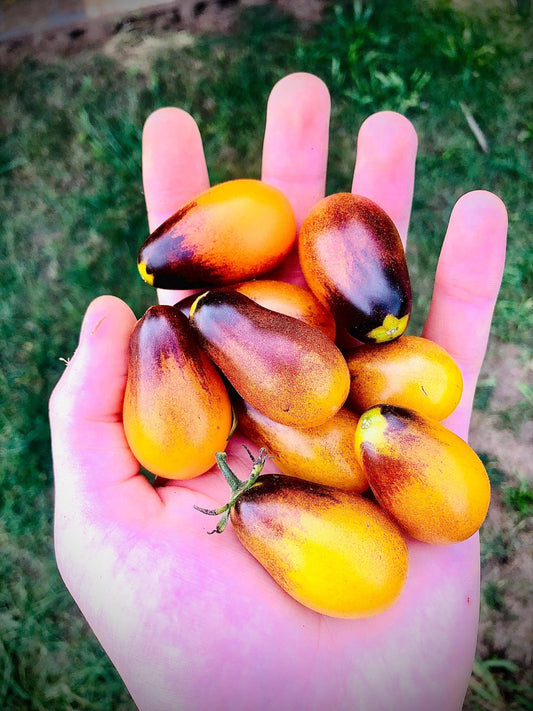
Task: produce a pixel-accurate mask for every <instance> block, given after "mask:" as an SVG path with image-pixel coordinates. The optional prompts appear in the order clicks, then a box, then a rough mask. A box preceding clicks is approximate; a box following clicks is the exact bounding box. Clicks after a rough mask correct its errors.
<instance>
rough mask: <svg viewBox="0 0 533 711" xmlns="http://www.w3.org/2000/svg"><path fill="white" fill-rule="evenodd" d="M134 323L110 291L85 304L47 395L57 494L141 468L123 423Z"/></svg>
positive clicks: (119, 477)
mask: <svg viewBox="0 0 533 711" xmlns="http://www.w3.org/2000/svg"><path fill="white" fill-rule="evenodd" d="M135 323H136V319H135V315H134V314H133V312H132V310H131V309H130V308H129V306H127V305H126V304H125V303H124V302H123V301H121V300H120V299H117V298H116V297H113V296H101V297H98V298H97V299H95V300H94V301H93V302H92V303H91V304H90V305H89V307H88V309H87V312H86V314H85V317H84V319H83V325H82V328H81V334H80V340H79V344H78V347H77V349H76V352H75V353H74V356H73V357H72V359H71V360H70V362H69V363H68V365H67V368H66V370H65V372H64V373H63V375H62V377H61V379H60V381H59V382H58V384H57V385H56V387H55V389H54V391H53V393H52V396H51V398H50V428H51V435H52V454H53V461H54V477H55V483H56V492H58V493H61V492H67V491H68V492H72V491H74V490H79V489H80V488H81V489H82V490H88V489H90V490H95V489H98V488H100V487H104V486H108V485H110V484H116V483H120V481H122V480H124V479H127V478H130V477H131V476H134V475H135V474H136V473H137V472H138V471H139V465H138V463H137V461H136V460H135V458H134V457H133V455H132V453H131V452H130V449H129V447H128V444H127V441H126V437H125V435H124V430H123V427H122V402H123V399H124V390H125V387H126V378H127V368H128V344H129V337H130V334H131V332H132V330H133V328H134V326H135Z"/></svg>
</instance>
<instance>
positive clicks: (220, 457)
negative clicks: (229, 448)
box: [194, 448, 268, 534]
mask: <svg viewBox="0 0 533 711" xmlns="http://www.w3.org/2000/svg"><path fill="white" fill-rule="evenodd" d="M267 458H268V454H267V451H266V449H264V448H261V449H260V450H259V454H258V456H257V459H255V460H254V462H253V466H252V470H251V472H250V476H249V477H248V479H245V480H244V481H242V480H241V479H239V477H237V476H236V475H235V474H234V472H233V471H232V470H231V469H230V467H229V465H228V463H227V461H226V459H227V456H226V453H225V452H217V453H216V454H215V459H216V462H217V464H218V466H219V469H220V471H221V472H222V474H224V478H225V480H226V481H227V482H228V484H229V486H230V488H231V492H232V493H231V498H230V500H229V501H228V503H227V504H224V506H220V507H219V508H218V509H204V508H202V507H200V506H196V505H195V506H194V508H195V509H196V510H197V511H200V512H201V513H203V514H207V515H208V516H220V515H221V518H220V520H219V521H218V523H217V527H216V528H215V529H214V530H213V531H208V533H209V534H211V533H222V531H223V530H224V529H225V528H226V525H227V523H228V520H229V516H230V513H231V509H232V508H233V507H234V506H235V503H236V502H237V500H238V499H239V498H240V496H242V494H244V492H245V491H247V490H248V489H250V488H251V487H252V486H253V485H254V484H255V482H256V481H257V478H258V477H259V475H260V474H261V472H262V471H263V467H264V466H265V462H266V460H267Z"/></svg>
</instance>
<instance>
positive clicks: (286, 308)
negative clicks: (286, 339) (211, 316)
mask: <svg viewBox="0 0 533 711" xmlns="http://www.w3.org/2000/svg"><path fill="white" fill-rule="evenodd" d="M233 288H235V289H236V290H237V291H240V293H241V294H244V295H245V296H247V297H248V298H249V299H252V300H253V301H255V302H256V303H258V304H260V305H261V306H264V307H265V308H266V309H272V311H277V312H278V313H281V314H286V315H287V316H292V317H293V318H297V319H298V320H300V321H304V322H305V323H307V324H309V326H314V328H318V330H319V331H322V333H324V334H325V335H326V336H327V337H328V338H329V339H331V340H332V341H334V340H335V335H336V330H337V329H336V325H335V319H334V318H333V315H332V314H331V312H330V311H328V309H327V308H326V307H325V306H324V305H323V304H322V303H321V302H320V301H319V300H318V299H317V298H316V296H315V295H314V294H313V292H312V291H310V290H309V289H305V288H304V287H303V286H298V285H297V284H289V283H287V282H284V281H277V280H275V279H257V280H255V281H247V282H243V283H242V284H237V285H236V286H235V287H233Z"/></svg>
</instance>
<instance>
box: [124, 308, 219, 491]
mask: <svg viewBox="0 0 533 711" xmlns="http://www.w3.org/2000/svg"><path fill="white" fill-rule="evenodd" d="M123 419H124V431H125V433H126V438H127V440H128V444H129V446H130V448H131V450H132V452H133V454H134V455H135V457H136V458H137V460H138V461H139V462H140V463H141V464H142V465H143V466H144V467H145V468H146V469H148V471H150V472H152V473H153V474H157V475H159V476H162V477H165V478H167V479H190V478H191V477H195V476H198V475H199V474H203V473H204V472H205V471H207V470H208V469H209V468H210V467H212V466H213V464H214V463H215V452H217V451H220V450H224V449H225V447H226V440H227V438H228V436H229V433H230V430H231V426H232V419H233V418H232V410H231V403H230V400H229V396H228V393H227V391H226V388H225V386H224V383H223V382H222V379H221V377H220V375H219V374H218V371H217V370H216V368H215V366H214V365H213V364H212V363H211V361H210V360H209V358H208V357H207V356H206V355H205V354H204V353H203V352H202V351H201V350H200V349H199V348H198V345H197V343H196V340H195V338H194V335H193V333H192V331H191V328H190V326H189V323H188V321H187V319H186V318H185V316H183V314H181V313H180V312H179V311H177V310H176V309H174V308H173V307H172V306H152V307H151V308H149V309H148V311H147V312H146V313H145V314H144V316H143V317H142V318H141V319H140V320H139V321H138V322H137V325H136V327H135V329H134V331H133V333H132V335H131V340H130V355H129V367H128V379H127V384H126V392H125V396H124V407H123Z"/></svg>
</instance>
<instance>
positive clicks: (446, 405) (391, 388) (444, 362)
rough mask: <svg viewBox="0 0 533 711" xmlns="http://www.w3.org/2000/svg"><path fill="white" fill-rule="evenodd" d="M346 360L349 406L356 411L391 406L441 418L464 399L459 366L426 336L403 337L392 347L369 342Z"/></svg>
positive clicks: (352, 352)
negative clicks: (348, 380)
mask: <svg viewBox="0 0 533 711" xmlns="http://www.w3.org/2000/svg"><path fill="white" fill-rule="evenodd" d="M345 357H346V362H347V363H348V368H349V370H350V379H351V384H350V394H349V395H348V400H347V401H346V404H347V406H349V407H350V408H352V409H353V410H355V412H359V413H360V412H364V411H365V410H368V409H369V408H370V407H372V406H373V405H377V404H387V405H397V406H398V407H405V408H407V409H409V410H416V411H417V412H420V414H422V415H426V416H427V417H432V418H433V419H435V420H443V419H444V418H445V417H448V415H450V414H451V413H452V412H453V411H454V410H455V408H456V407H457V405H458V404H459V400H460V399H461V394H462V392H463V377H462V375H461V370H460V368H459V366H458V365H457V363H456V362H455V361H454V359H453V358H452V357H451V356H450V355H449V354H448V353H447V352H446V351H445V350H444V348H441V346H439V345H437V344H436V343H433V341H430V340H428V339H427V338H420V337H418V336H405V335H403V336H401V337H400V338H398V340H396V341H394V342H392V343H382V344H379V345H378V344H365V345H363V346H360V347H359V348H355V349H353V350H351V351H349V352H347V353H345Z"/></svg>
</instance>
